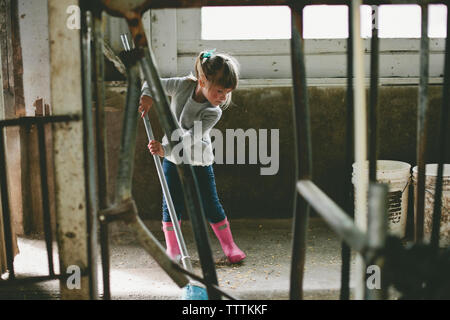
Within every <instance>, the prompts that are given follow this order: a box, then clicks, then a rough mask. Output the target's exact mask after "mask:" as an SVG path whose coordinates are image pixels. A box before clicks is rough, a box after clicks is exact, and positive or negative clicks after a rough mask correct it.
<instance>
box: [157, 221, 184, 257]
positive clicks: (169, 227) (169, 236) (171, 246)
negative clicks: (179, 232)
mask: <svg viewBox="0 0 450 320" xmlns="http://www.w3.org/2000/svg"><path fill="white" fill-rule="evenodd" d="M179 223H180V224H181V221H179ZM162 224H163V231H164V237H165V238H166V246H167V249H166V253H167V255H168V256H169V257H171V258H172V260H175V261H178V260H179V259H181V252H180V247H179V246H178V241H177V236H176V235H175V229H174V228H173V224H172V222H164V221H163V223H162Z"/></svg>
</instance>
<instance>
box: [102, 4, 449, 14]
mask: <svg viewBox="0 0 450 320" xmlns="http://www.w3.org/2000/svg"><path fill="white" fill-rule="evenodd" d="M100 1H101V3H102V4H103V6H104V8H105V10H106V11H107V12H108V13H109V14H111V15H113V16H119V17H127V13H131V12H135V13H137V12H140V13H142V12H144V11H147V10H148V9H164V8H167V9H168V8H200V7H206V6H270V5H275V6H290V5H298V3H301V2H302V1H292V0H245V1H242V0H130V1H123V0H100ZM361 2H362V3H364V4H368V5H382V4H419V3H421V2H423V1H421V0H364V1H361ZM445 2H446V1H445V0H428V3H445ZM304 4H307V5H346V4H348V0H308V1H304Z"/></svg>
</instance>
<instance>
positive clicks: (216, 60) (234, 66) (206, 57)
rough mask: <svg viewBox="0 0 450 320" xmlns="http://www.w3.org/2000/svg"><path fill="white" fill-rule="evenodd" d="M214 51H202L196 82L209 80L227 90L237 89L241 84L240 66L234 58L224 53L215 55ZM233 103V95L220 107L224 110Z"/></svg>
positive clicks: (198, 57) (196, 67) (197, 62)
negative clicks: (239, 83)
mask: <svg viewBox="0 0 450 320" xmlns="http://www.w3.org/2000/svg"><path fill="white" fill-rule="evenodd" d="M214 51H215V49H214V50H210V51H206V50H205V51H202V52H200V54H199V55H198V56H197V58H196V59H195V66H194V69H195V77H196V80H199V79H202V80H203V81H205V80H207V81H208V82H209V83H211V84H212V85H215V86H221V87H223V88H226V89H232V90H234V89H236V88H237V86H238V82H239V64H238V62H237V61H236V59H234V58H233V57H231V56H229V55H227V54H224V53H215V52H214ZM230 103H231V93H230V94H229V95H227V98H226V100H225V102H224V103H223V104H222V105H221V106H220V107H221V108H222V109H223V110H225V109H226V108H228V106H229V105H230Z"/></svg>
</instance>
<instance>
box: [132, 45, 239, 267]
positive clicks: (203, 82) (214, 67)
mask: <svg viewBox="0 0 450 320" xmlns="http://www.w3.org/2000/svg"><path fill="white" fill-rule="evenodd" d="M214 51H215V49H213V50H211V51H203V52H201V53H200V54H199V55H198V57H197V59H196V61H195V76H193V75H192V74H191V75H189V76H186V77H177V78H169V79H161V82H162V85H163V87H164V89H165V91H166V93H167V95H168V96H170V97H172V100H171V103H170V109H171V111H172V114H173V116H174V117H175V119H176V121H177V122H178V124H179V126H180V128H181V131H182V132H181V134H180V133H178V134H179V135H181V142H182V143H181V144H179V145H177V146H176V148H175V147H174V148H173V150H171V148H170V145H169V143H168V137H167V136H164V137H163V140H162V143H160V142H158V141H156V140H152V141H150V143H149V144H148V148H149V149H150V152H151V153H152V154H157V155H159V156H160V157H164V160H163V169H164V175H165V177H166V180H167V184H168V186H169V190H170V194H171V196H172V200H173V203H174V206H175V210H176V212H177V216H178V219H179V220H180V221H181V218H180V216H181V215H182V214H184V211H185V208H184V200H183V199H184V198H183V191H182V188H181V183H180V180H179V177H178V173H177V170H176V165H175V164H179V163H180V162H181V161H187V162H188V163H190V164H191V165H192V166H193V168H194V171H195V173H196V175H197V179H198V184H199V188H200V192H201V195H202V201H203V208H204V210H205V214H206V218H207V219H208V221H209V223H210V225H211V227H212V229H213V230H214V233H215V235H216V236H217V238H218V239H219V242H220V245H221V246H222V250H223V252H224V253H225V255H226V256H227V258H228V260H229V261H230V262H231V263H237V262H240V261H242V260H243V259H244V258H245V257H246V255H245V253H244V252H242V251H241V250H240V249H239V248H238V247H237V245H236V244H235V243H234V241H233V237H232V235H231V230H230V225H229V222H228V220H227V217H226V215H225V212H224V210H223V208H222V205H221V203H220V201H219V197H218V195H217V190H216V182H215V178H214V172H213V167H212V164H213V161H214V155H213V152H212V146H211V137H210V131H211V129H212V128H213V127H214V125H215V124H216V123H217V122H218V121H219V119H220V117H221V115H222V109H225V108H226V107H228V105H229V104H230V101H231V91H233V90H234V89H235V88H236V87H237V84H238V80H239V74H238V72H239V70H238V64H237V62H236V61H235V60H234V59H233V58H232V57H230V56H228V55H225V54H219V53H214ZM152 104H153V100H152V98H151V96H150V90H149V88H148V85H147V83H144V85H143V89H142V96H141V100H140V105H139V111H140V112H141V113H142V116H143V115H145V113H146V112H148V110H149V109H150V107H151V106H152ZM198 131H200V132H198ZM170 138H172V139H173V138H174V134H172V137H170ZM178 146H181V148H178ZM175 149H177V150H175ZM180 149H181V150H180ZM198 151H200V152H198ZM199 155H200V156H199ZM185 163H186V162H185ZM162 224H163V231H164V236H165V239H166V245H167V254H168V255H169V256H170V257H171V258H172V259H177V258H178V257H179V256H180V250H179V247H178V242H177V239H176V236H175V231H174V229H173V225H172V222H171V220H170V216H169V212H168V208H167V204H166V199H165V198H164V196H163V221H162Z"/></svg>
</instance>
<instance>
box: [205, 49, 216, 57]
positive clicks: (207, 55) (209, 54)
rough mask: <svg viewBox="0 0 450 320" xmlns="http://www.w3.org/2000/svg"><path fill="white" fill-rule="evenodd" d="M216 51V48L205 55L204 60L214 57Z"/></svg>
mask: <svg viewBox="0 0 450 320" xmlns="http://www.w3.org/2000/svg"><path fill="white" fill-rule="evenodd" d="M215 51H216V48H214V49H212V50H209V51H208V52H206V53H204V54H203V58H211V56H212V55H213V53H214V52H215Z"/></svg>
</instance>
